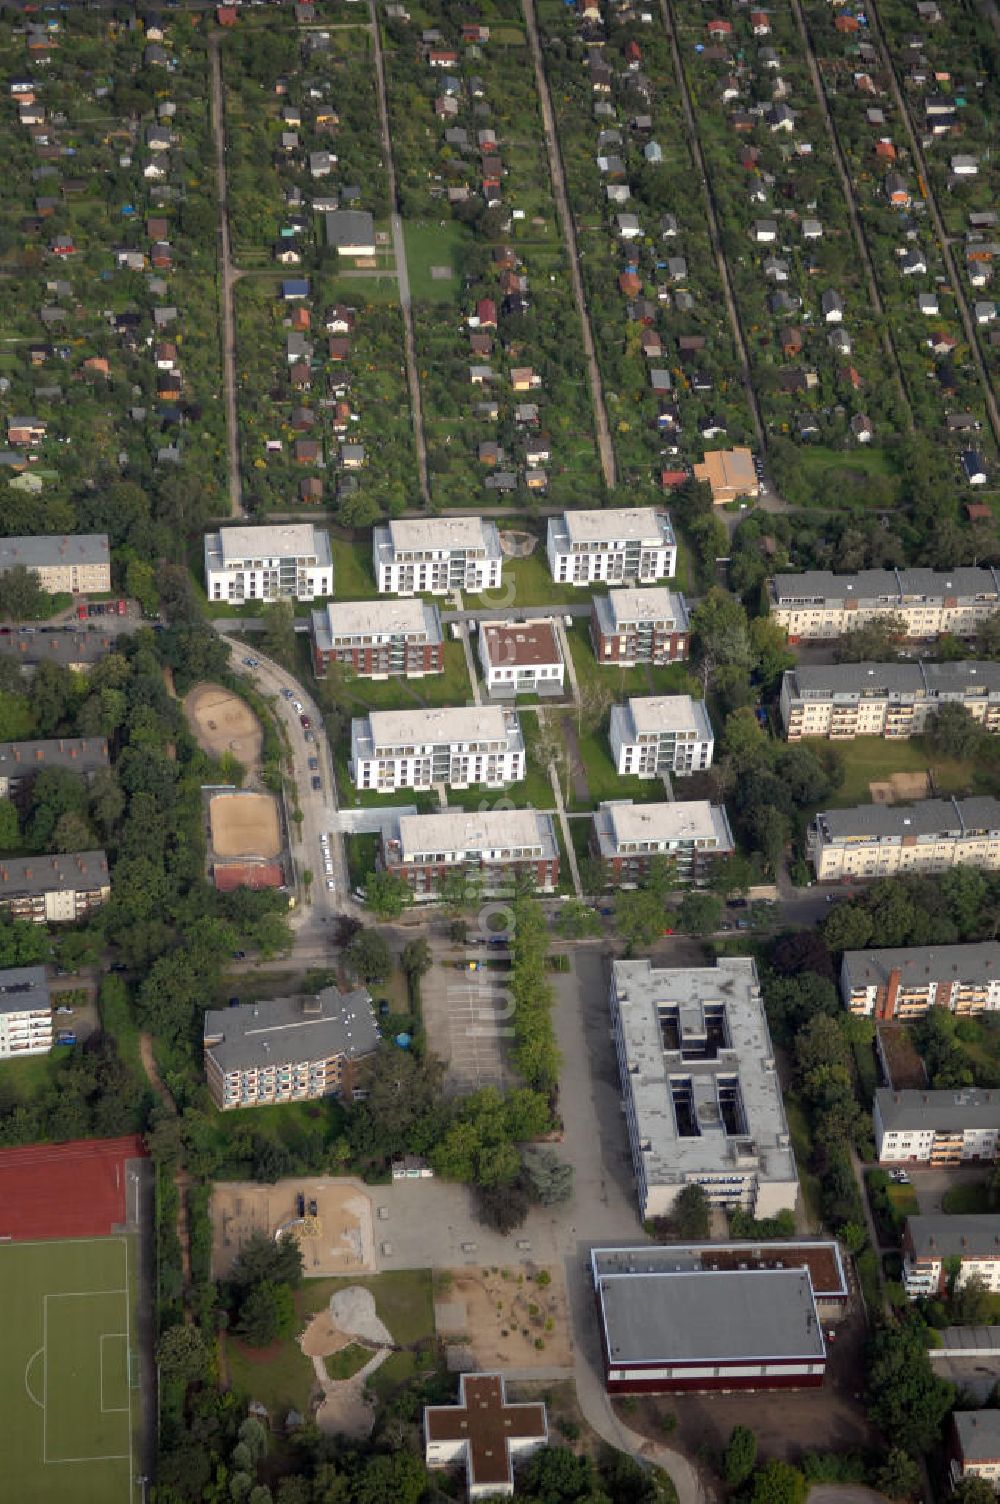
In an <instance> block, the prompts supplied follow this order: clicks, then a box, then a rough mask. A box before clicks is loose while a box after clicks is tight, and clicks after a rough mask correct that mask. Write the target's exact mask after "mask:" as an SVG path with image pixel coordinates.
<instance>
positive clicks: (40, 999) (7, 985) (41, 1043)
mask: <svg viewBox="0 0 1000 1504" xmlns="http://www.w3.org/2000/svg"><path fill="white" fill-rule="evenodd" d="M51 1048H52V1004H51V1001H50V999H49V984H48V982H47V980H46V977H45V967H44V966H12V967H10V968H9V969H8V970H6V971H0V1060H11V1059H13V1060H18V1059H20V1058H21V1057H22V1056H23V1055H47V1054H48V1052H49V1050H51Z"/></svg>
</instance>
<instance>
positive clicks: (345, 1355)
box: [323, 1342, 373, 1379]
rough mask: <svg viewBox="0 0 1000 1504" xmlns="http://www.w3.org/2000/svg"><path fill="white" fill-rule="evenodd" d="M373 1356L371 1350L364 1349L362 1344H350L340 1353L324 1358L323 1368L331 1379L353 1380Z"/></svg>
mask: <svg viewBox="0 0 1000 1504" xmlns="http://www.w3.org/2000/svg"><path fill="white" fill-rule="evenodd" d="M372 1356H373V1354H372V1350H371V1348H369V1347H362V1346H361V1343H360V1342H349V1343H348V1344H347V1346H346V1347H342V1348H341V1349H340V1351H339V1352H336V1353H331V1354H330V1355H329V1357H326V1358H324V1359H323V1367H324V1368H325V1369H326V1375H327V1378H329V1379H353V1377H354V1375H355V1374H356V1373H359V1372H360V1371H361V1369H362V1368H364V1366H365V1364H366V1363H367V1362H368V1361H369V1360H370V1358H371V1357H372Z"/></svg>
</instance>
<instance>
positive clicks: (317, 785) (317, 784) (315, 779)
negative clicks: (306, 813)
mask: <svg viewBox="0 0 1000 1504" xmlns="http://www.w3.org/2000/svg"><path fill="white" fill-rule="evenodd" d="M312 786H313V788H314V789H315V790H316V792H317V793H318V792H319V790H320V789H321V788H322V787H323V780H322V778H321V777H320V776H319V774H318V773H314V774H313V776H312Z"/></svg>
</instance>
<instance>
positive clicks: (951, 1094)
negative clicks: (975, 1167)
mask: <svg viewBox="0 0 1000 1504" xmlns="http://www.w3.org/2000/svg"><path fill="white" fill-rule="evenodd" d="M874 1120H875V1152H876V1155H877V1157H878V1161H879V1163H880V1164H901V1163H906V1164H925V1165H933V1166H934V1167H936V1168H939V1167H942V1166H946V1165H960V1164H969V1163H973V1164H974V1163H992V1162H993V1160H995V1159H996V1157H997V1139H998V1136H1000V1092H998V1091H993V1090H982V1089H980V1088H978V1087H974V1086H966V1087H961V1088H960V1089H957V1090H956V1089H951V1088H946V1089H939V1090H937V1091H931V1090H929V1089H928V1090H927V1091H917V1090H913V1089H911V1090H908V1091H893V1090H892V1089H891V1088H890V1087H879V1089H878V1090H877V1091H876V1093H875V1107H874Z"/></svg>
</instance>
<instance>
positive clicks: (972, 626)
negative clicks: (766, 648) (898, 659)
mask: <svg viewBox="0 0 1000 1504" xmlns="http://www.w3.org/2000/svg"><path fill="white" fill-rule="evenodd" d="M768 591H769V597H770V608H771V615H772V616H773V617H774V619H775V621H777V622H778V623H779V625H781V626H783V627H784V628H785V631H786V632H787V633H788V637H789V641H790V642H799V641H806V640H808V639H810V638H819V639H826V638H833V637H842V636H843V635H844V633H845V632H851V631H854V630H855V629H856V628H857V627H863V626H865V625H866V624H867V623H869V622H871V621H874V620H876V619H877V618H878V617H880V616H888V615H895V616H901V617H902V618H903V621H904V622H905V631H906V636H907V637H928V638H930V637H939V636H941V634H942V633H945V632H949V633H954V634H955V635H956V636H959V637H969V636H973V635H974V634H975V633H976V632H977V631H978V630H979V628H980V626H981V625H982V623H983V622H984V621H986V620H988V619H989V617H991V616H995V615H996V614H997V612H998V611H1000V576H998V574H997V571H996V570H995V569H976V568H972V567H968V566H964V565H963V566H959V567H957V568H955V569H948V570H934V569H864V570H862V571H861V572H860V573H859V574H831V573H830V571H829V570H825V569H811V570H805V571H804V572H803V573H802V574H779V575H775V576H774V578H773V579H771V580H770V581H769V582H768Z"/></svg>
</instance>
